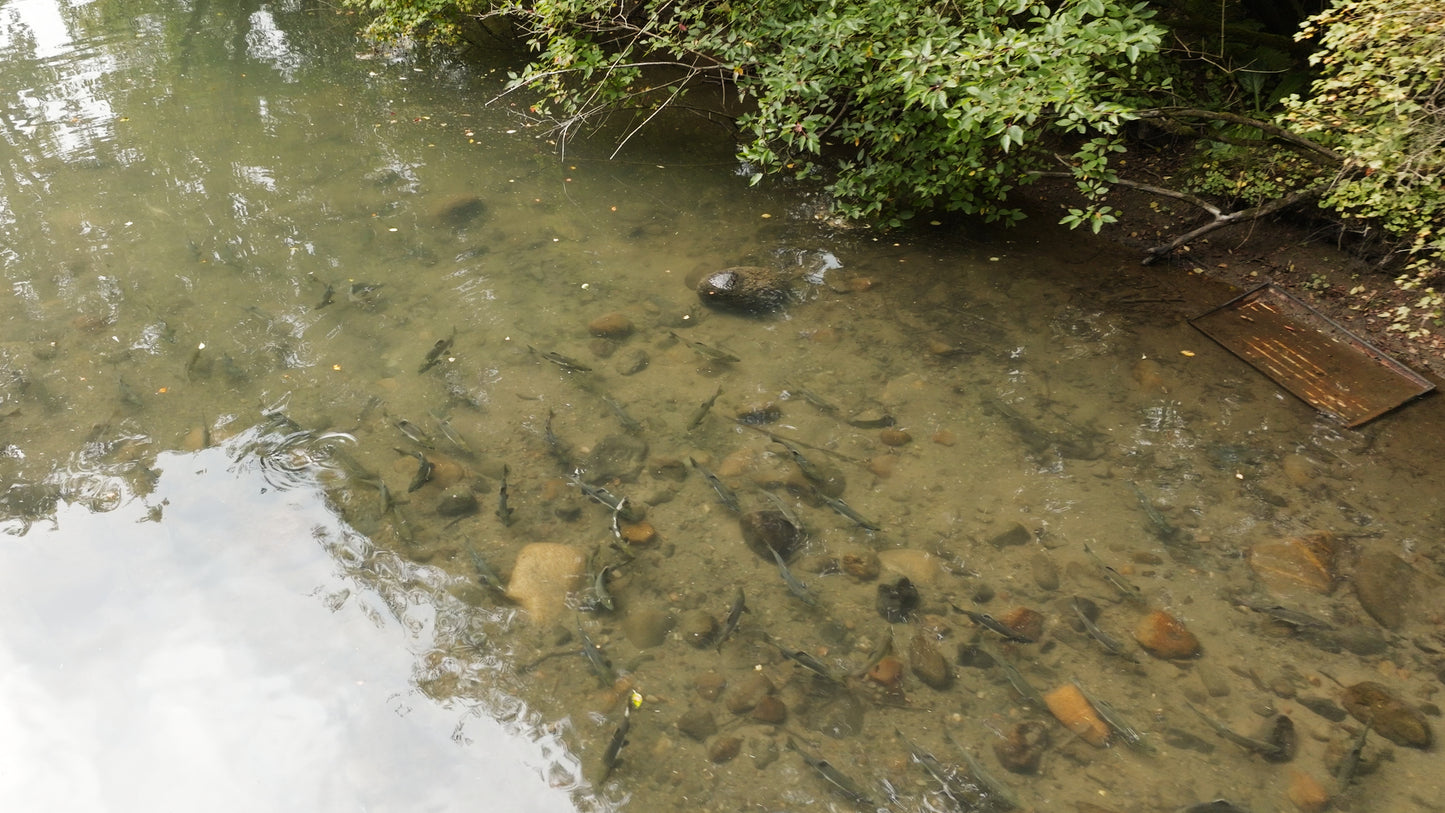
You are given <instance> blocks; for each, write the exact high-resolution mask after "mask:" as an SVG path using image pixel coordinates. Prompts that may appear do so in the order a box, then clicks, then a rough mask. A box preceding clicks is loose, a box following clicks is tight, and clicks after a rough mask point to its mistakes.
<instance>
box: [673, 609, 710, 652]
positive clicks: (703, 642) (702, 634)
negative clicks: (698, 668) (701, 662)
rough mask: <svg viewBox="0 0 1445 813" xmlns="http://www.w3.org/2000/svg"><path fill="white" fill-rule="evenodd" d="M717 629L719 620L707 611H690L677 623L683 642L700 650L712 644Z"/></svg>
mask: <svg viewBox="0 0 1445 813" xmlns="http://www.w3.org/2000/svg"><path fill="white" fill-rule="evenodd" d="M717 629H718V627H717V619H716V618H714V617H713V615H712V613H710V612H708V611H707V610H688V611H687V612H685V613H683V614H682V618H681V619H679V620H678V622H677V632H678V634H679V635H681V636H682V640H684V641H687V642H688V643H689V644H691V645H692V646H694V647H697V648H698V649H702V648H703V647H706V646H710V645H711V644H712V642H713V637H714V636H716V635H717Z"/></svg>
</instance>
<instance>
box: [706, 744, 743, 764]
mask: <svg viewBox="0 0 1445 813" xmlns="http://www.w3.org/2000/svg"><path fill="white" fill-rule="evenodd" d="M742 748H743V740H742V738H741V737H718V738H717V739H715V740H713V741H712V745H709V746H708V747H707V758H708V759H710V760H712V761H713V762H715V763H717V764H719V765H721V764H722V763H724V762H729V761H731V760H732V759H733V757H736V756H737V755H738V752H739V751H741V750H742Z"/></svg>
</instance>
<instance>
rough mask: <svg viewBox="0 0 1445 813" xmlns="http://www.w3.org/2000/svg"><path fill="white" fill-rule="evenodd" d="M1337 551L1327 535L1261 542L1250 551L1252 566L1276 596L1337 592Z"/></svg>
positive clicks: (1319, 534)
mask: <svg viewBox="0 0 1445 813" xmlns="http://www.w3.org/2000/svg"><path fill="white" fill-rule="evenodd" d="M1336 547H1337V546H1336V544H1335V538H1334V536H1333V535H1332V534H1330V533H1329V532H1328V531H1316V532H1315V533H1312V534H1306V535H1305V536H1297V537H1294V538H1292V539H1285V540H1283V541H1272V542H1260V543H1258V544H1256V545H1255V546H1254V547H1252V548H1250V550H1249V566H1250V567H1251V568H1253V569H1254V573H1255V575H1256V576H1258V577H1259V579H1260V581H1262V582H1264V583H1265V585H1266V586H1268V587H1269V588H1270V589H1271V590H1274V591H1275V592H1279V593H1289V592H1294V591H1299V590H1305V591H1308V592H1312V593H1320V594H1328V593H1330V592H1331V591H1333V590H1334V589H1335V559H1336V552H1337V551H1336Z"/></svg>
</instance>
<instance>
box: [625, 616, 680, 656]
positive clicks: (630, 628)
mask: <svg viewBox="0 0 1445 813" xmlns="http://www.w3.org/2000/svg"><path fill="white" fill-rule="evenodd" d="M672 623H673V619H672V616H670V615H668V614H667V613H666V612H665V611H663V610H660V609H658V608H656V607H637V608H635V609H629V611H628V613H627V614H626V615H625V616H624V617H623V618H622V624H621V626H622V634H623V635H626V636H627V641H628V642H629V643H631V644H632V645H633V646H635V647H637V648H638V649H651V648H652V647H655V646H661V645H662V644H663V642H665V641H666V640H667V633H669V632H671V631H672Z"/></svg>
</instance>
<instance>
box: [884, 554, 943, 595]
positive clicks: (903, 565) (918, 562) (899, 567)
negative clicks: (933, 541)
mask: <svg viewBox="0 0 1445 813" xmlns="http://www.w3.org/2000/svg"><path fill="white" fill-rule="evenodd" d="M878 564H879V566H880V567H881V568H882V569H883V570H884V571H886V572H888V573H896V574H898V575H900V576H907V577H908V580H909V581H911V582H913V583H914V584H915V585H918V586H920V587H931V586H933V585H934V583H936V582H937V581H938V579H939V577H940V576H942V575H943V561H942V560H941V559H939V558H938V557H937V556H934V555H933V554H931V553H929V552H928V551H922V550H913V549H911V548H891V549H889V550H881V551H878Z"/></svg>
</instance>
